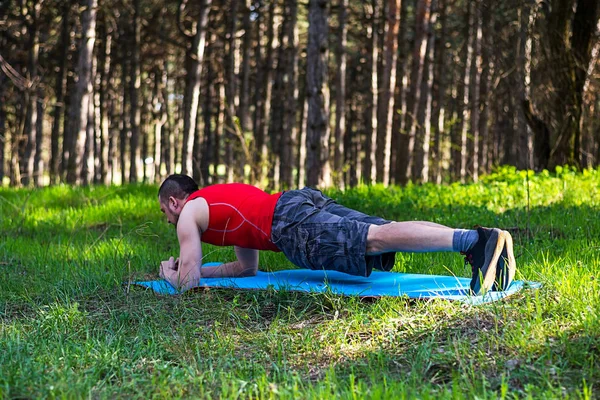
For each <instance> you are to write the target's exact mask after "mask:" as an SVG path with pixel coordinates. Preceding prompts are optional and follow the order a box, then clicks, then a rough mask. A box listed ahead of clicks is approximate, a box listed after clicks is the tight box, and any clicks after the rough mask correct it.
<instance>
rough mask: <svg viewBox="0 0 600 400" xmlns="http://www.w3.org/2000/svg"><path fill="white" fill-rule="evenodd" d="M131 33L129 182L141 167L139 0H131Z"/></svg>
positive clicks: (135, 176)
mask: <svg viewBox="0 0 600 400" xmlns="http://www.w3.org/2000/svg"><path fill="white" fill-rule="evenodd" d="M132 30H133V32H132V33H133V34H132V35H131V39H132V40H131V44H130V45H131V66H130V69H129V73H130V77H129V85H130V88H129V90H130V95H129V101H130V103H129V113H130V116H129V119H130V123H131V137H130V141H129V153H130V155H129V160H130V161H129V162H130V164H129V182H131V183H135V182H137V181H138V180H139V174H140V172H141V171H140V169H141V168H143V167H142V165H141V160H140V136H141V132H140V120H141V109H140V105H139V104H138V97H139V93H140V87H141V82H142V79H141V66H140V46H141V40H142V38H141V21H140V0H133V26H132Z"/></svg>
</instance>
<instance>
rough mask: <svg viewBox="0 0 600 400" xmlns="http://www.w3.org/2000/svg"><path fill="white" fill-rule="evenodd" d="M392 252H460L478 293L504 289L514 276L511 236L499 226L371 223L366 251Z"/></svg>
mask: <svg viewBox="0 0 600 400" xmlns="http://www.w3.org/2000/svg"><path fill="white" fill-rule="evenodd" d="M474 237H475V238H476V239H475V241H474V243H472V242H473V238H474ZM457 246H459V248H458V249H457ZM460 247H463V248H460ZM390 251H407V252H433V251H460V252H461V253H463V254H464V255H465V256H466V258H465V260H467V261H468V262H469V263H470V264H471V266H472V278H471V285H470V286H471V290H472V291H473V293H475V294H484V293H485V292H487V291H488V290H498V289H500V290H505V289H507V287H508V286H509V285H510V283H511V282H512V279H513V277H514V275H515V269H516V265H515V259H514V254H513V246H512V238H511V236H510V233H508V232H506V231H502V230H500V229H487V228H478V229H477V231H468V230H460V229H457V230H455V229H451V228H448V227H445V226H438V225H437V224H433V223H427V222H392V223H390V224H387V225H381V226H377V225H371V226H370V227H369V231H368V234H367V254H368V255H376V254H382V253H386V252H390Z"/></svg>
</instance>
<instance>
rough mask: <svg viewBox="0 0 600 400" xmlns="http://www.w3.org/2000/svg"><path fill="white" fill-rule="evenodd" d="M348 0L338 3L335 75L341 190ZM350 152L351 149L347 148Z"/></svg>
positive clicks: (336, 171) (337, 171)
mask: <svg viewBox="0 0 600 400" xmlns="http://www.w3.org/2000/svg"><path fill="white" fill-rule="evenodd" d="M347 8H348V0H339V3H338V34H337V43H336V49H335V59H336V64H337V70H336V75H335V88H336V92H335V93H336V96H335V97H336V100H335V133H334V156H333V170H334V174H335V181H334V184H335V185H336V186H337V187H339V188H340V189H343V188H344V173H343V172H342V171H343V169H344V165H343V164H344V159H345V156H344V147H345V145H346V144H347V143H346V140H345V137H346V135H347V130H346V58H347V55H346V41H347V36H348V27H347V25H346V19H347V11H346V9H347ZM346 149H348V150H350V147H346Z"/></svg>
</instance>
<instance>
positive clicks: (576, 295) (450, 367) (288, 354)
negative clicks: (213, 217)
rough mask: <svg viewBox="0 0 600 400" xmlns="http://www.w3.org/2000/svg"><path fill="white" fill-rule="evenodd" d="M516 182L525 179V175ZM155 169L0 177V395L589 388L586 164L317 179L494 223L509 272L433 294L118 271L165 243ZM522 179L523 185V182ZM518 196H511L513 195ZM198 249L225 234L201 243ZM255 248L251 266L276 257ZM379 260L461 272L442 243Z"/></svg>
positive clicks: (594, 227) (371, 201) (591, 333)
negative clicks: (134, 173)
mask: <svg viewBox="0 0 600 400" xmlns="http://www.w3.org/2000/svg"><path fill="white" fill-rule="evenodd" d="M528 187H529V191H528V190H527V189H528ZM156 190H157V188H156V187H155V186H143V185H137V186H125V187H110V188H106V187H91V188H71V187H67V186H59V187H52V188H44V189H37V190H29V189H20V190H16V189H6V188H0V288H1V290H0V397H4V398H47V397H48V398H55V397H60V398H82V397H91V398H114V397H119V398H131V397H134V398H148V397H157V398H172V397H186V398H190V397H191V398H315V399H321V398H325V399H328V398H360V399H362V398H374V399H385V398H389V399H397V398H453V399H454V398H457V399H460V398H474V397H477V398H482V399H486V398H490V399H491V398H494V399H495V398H564V397H567V398H592V397H596V396H597V393H598V391H599V390H600V388H599V385H600V361H599V357H600V318H599V312H600V294H599V293H600V291H599V289H600V288H599V284H598V279H600V261H599V260H600V257H599V256H600V219H599V218H598V216H599V211H600V171H598V170H588V171H584V172H583V173H575V172H573V171H572V170H569V169H563V170H560V171H558V172H557V173H552V174H549V173H543V174H538V175H530V176H529V177H527V174H526V173H525V172H517V171H514V170H512V169H510V168H505V169H501V170H499V171H498V172H497V173H495V174H492V175H488V176H485V177H484V178H483V179H482V181H481V182H480V183H478V184H469V185H459V184H454V185H449V186H448V185H446V186H433V185H424V186H416V185H415V186H408V187H406V188H387V189H386V188H383V187H380V186H374V187H360V188H357V189H353V190H348V191H345V192H342V191H339V190H329V191H327V193H328V194H329V195H330V196H332V197H334V198H336V199H337V200H339V202H340V203H342V204H344V205H347V206H350V207H353V208H357V209H360V210H362V211H364V212H367V213H372V214H377V215H380V216H383V217H385V218H388V219H398V220H430V221H434V222H438V223H442V224H445V225H449V226H453V227H462V228H469V227H472V226H473V225H475V224H481V225H487V226H498V227H502V228H505V229H510V230H511V232H512V233H513V237H514V238H515V244H516V253H517V254H516V255H517V263H518V268H519V270H518V275H517V278H519V279H527V280H536V281H541V282H542V283H543V285H544V286H543V287H542V288H541V289H540V290H536V291H525V292H522V293H519V294H517V295H515V296H513V297H511V298H509V299H508V300H506V301H504V302H500V303H494V304H490V305H485V306H478V307H471V306H466V305H463V304H459V303H451V302H446V301H430V302H425V301H413V300H407V299H402V298H383V299H380V300H375V301H360V300H359V299H356V298H344V297H339V296H334V295H331V294H320V295H317V294H301V293H289V292H280V293H277V292H274V291H263V292H240V291H231V290H205V291H199V292H194V293H186V294H184V295H182V296H178V297H161V296H157V295H155V294H153V293H150V292H146V291H143V290H137V289H133V288H132V289H131V290H129V291H127V290H126V288H124V287H123V286H122V285H121V283H122V282H123V281H126V280H128V279H138V278H153V277H156V274H157V269H158V263H159V261H160V260H162V259H166V258H167V257H169V256H171V255H177V251H178V246H177V240H176V236H175V231H174V230H173V228H172V227H170V226H169V225H168V224H167V223H166V222H165V221H164V220H163V218H164V217H163V216H162V214H161V213H160V211H159V209H158V204H157V201H156ZM528 192H529V196H528ZM528 197H529V202H528ZM204 254H205V256H206V257H205V261H229V260H232V259H233V257H234V255H233V252H232V251H231V250H230V249H226V248H216V247H210V246H206V247H205V248H204ZM290 267H291V264H289V263H288V262H287V261H286V260H285V258H283V256H282V255H281V254H275V253H262V254H261V268H263V269H271V270H272V269H283V268H290ZM395 270H396V271H402V272H403V271H409V272H417V273H427V274H430V273H431V274H445V275H448V274H456V275H461V276H468V275H469V271H468V270H467V269H466V268H465V267H464V265H463V260H462V258H461V257H460V256H458V255H456V254H451V253H432V254H401V255H398V257H397V263H396V266H395Z"/></svg>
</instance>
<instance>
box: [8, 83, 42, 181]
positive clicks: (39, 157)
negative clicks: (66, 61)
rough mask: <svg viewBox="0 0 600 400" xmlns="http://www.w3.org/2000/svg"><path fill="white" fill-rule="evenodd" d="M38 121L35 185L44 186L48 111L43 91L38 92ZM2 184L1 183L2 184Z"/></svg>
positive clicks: (34, 162) (36, 129) (34, 167)
mask: <svg viewBox="0 0 600 400" xmlns="http://www.w3.org/2000/svg"><path fill="white" fill-rule="evenodd" d="M36 107H37V120H36V128H35V135H36V139H35V156H34V157H33V184H34V185H35V186H42V184H43V182H44V180H43V179H42V175H43V173H44V160H43V159H42V144H43V139H44V111H45V110H46V100H45V99H44V93H43V91H41V90H39V91H38V101H37V104H36ZM0 183H1V182H0Z"/></svg>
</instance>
